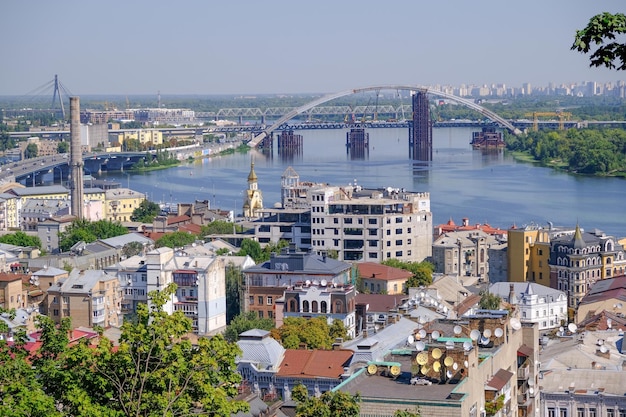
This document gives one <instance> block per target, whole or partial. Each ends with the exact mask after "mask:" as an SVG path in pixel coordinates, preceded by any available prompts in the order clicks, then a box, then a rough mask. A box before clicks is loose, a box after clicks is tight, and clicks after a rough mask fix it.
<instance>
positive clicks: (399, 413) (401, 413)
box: [393, 409, 421, 417]
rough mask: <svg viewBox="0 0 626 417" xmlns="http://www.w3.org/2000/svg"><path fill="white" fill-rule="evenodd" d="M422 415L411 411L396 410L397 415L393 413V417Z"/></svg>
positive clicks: (418, 416)
mask: <svg viewBox="0 0 626 417" xmlns="http://www.w3.org/2000/svg"><path fill="white" fill-rule="evenodd" d="M420 416H421V414H420V412H419V409H418V410H415V411H409V410H396V412H395V413H393V417H420Z"/></svg>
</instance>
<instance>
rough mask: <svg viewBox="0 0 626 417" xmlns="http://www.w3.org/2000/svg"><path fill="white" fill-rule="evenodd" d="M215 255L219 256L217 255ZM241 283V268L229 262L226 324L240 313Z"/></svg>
mask: <svg viewBox="0 0 626 417" xmlns="http://www.w3.org/2000/svg"><path fill="white" fill-rule="evenodd" d="M217 252H219V251H217ZM217 254H218V255H219V253H217ZM242 282H243V273H242V272H241V268H240V267H238V266H235V265H234V264H233V263H232V262H229V263H228V265H226V324H230V323H231V321H232V320H233V319H234V318H235V316H238V315H239V314H240V313H241V297H242V294H241V292H242V286H241V283H242ZM267 330H269V329H267ZM237 334H239V333H237ZM237 334H236V335H237ZM226 339H227V340H229V341H232V340H233V339H230V338H228V337H226Z"/></svg>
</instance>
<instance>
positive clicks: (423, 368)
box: [421, 365, 430, 375]
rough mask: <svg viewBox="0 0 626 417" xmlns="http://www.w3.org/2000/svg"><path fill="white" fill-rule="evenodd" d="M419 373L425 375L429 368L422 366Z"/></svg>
mask: <svg viewBox="0 0 626 417" xmlns="http://www.w3.org/2000/svg"><path fill="white" fill-rule="evenodd" d="M421 371H422V374H424V375H426V374H427V373H428V372H429V371H430V368H429V367H428V365H424V366H422V369H421Z"/></svg>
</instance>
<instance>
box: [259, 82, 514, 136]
mask: <svg viewBox="0 0 626 417" xmlns="http://www.w3.org/2000/svg"><path fill="white" fill-rule="evenodd" d="M380 90H415V91H418V90H419V91H422V92H423V93H426V94H432V95H434V96H437V97H443V98H447V99H449V100H452V101H455V102H457V103H459V104H462V105H464V106H466V107H469V108H470V109H472V110H476V111H477V112H479V113H480V114H482V115H483V116H485V117H486V118H488V119H489V120H493V121H494V122H497V123H499V124H501V125H502V126H504V127H506V128H507V129H509V131H511V133H513V134H515V135H519V134H520V133H522V132H521V131H520V130H519V129H517V128H516V127H515V126H513V125H512V124H511V123H509V122H508V121H507V120H505V119H503V118H502V117H500V116H498V115H497V114H495V113H494V112H492V111H491V110H488V109H486V108H484V107H482V106H480V105H478V104H476V103H474V102H473V101H471V100H467V99H464V98H462V97H458V96H455V95H452V94H448V93H446V92H443V91H440V90H437V89H434V88H428V87H423V86H418V85H381V86H372V87H363V88H355V89H353V90H345V91H340V92H338V93H332V94H327V95H325V96H323V97H320V98H318V99H315V100H313V101H311V102H310V103H307V104H305V105H303V106H300V107H297V108H295V109H293V110H291V111H290V112H289V113H287V114H285V115H284V116H283V117H281V118H280V119H278V120H276V122H274V123H273V124H272V125H271V126H269V127H268V128H267V129H265V130H264V131H263V132H261V133H259V134H258V135H256V136H255V137H254V138H253V139H252V140H251V141H250V142H249V143H248V145H250V146H252V147H255V146H257V145H258V144H259V143H260V142H261V141H262V140H263V139H264V138H266V137H267V136H268V135H269V134H270V133H272V132H273V131H274V130H276V129H277V128H278V127H280V126H281V125H282V124H283V123H285V122H286V121H288V120H291V119H293V118H294V117H296V116H298V115H299V114H302V113H304V112H305V111H307V110H310V109H312V108H313V107H315V106H319V105H320V104H324V103H327V102H329V101H331V100H335V99H337V98H340V97H345V96H349V95H351V94H358V93H365V92H368V91H380Z"/></svg>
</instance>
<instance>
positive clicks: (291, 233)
mask: <svg viewBox="0 0 626 417" xmlns="http://www.w3.org/2000/svg"><path fill="white" fill-rule="evenodd" d="M257 213H258V215H259V218H258V219H256V220H254V221H253V222H250V223H249V226H250V227H251V228H254V236H255V237H256V240H257V242H259V244H261V246H265V245H267V244H268V243H278V242H279V241H280V240H287V241H289V242H291V243H294V244H295V245H296V247H298V248H300V249H302V250H309V249H311V209H310V208H299V209H289V208H265V209H262V210H258V211H257Z"/></svg>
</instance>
